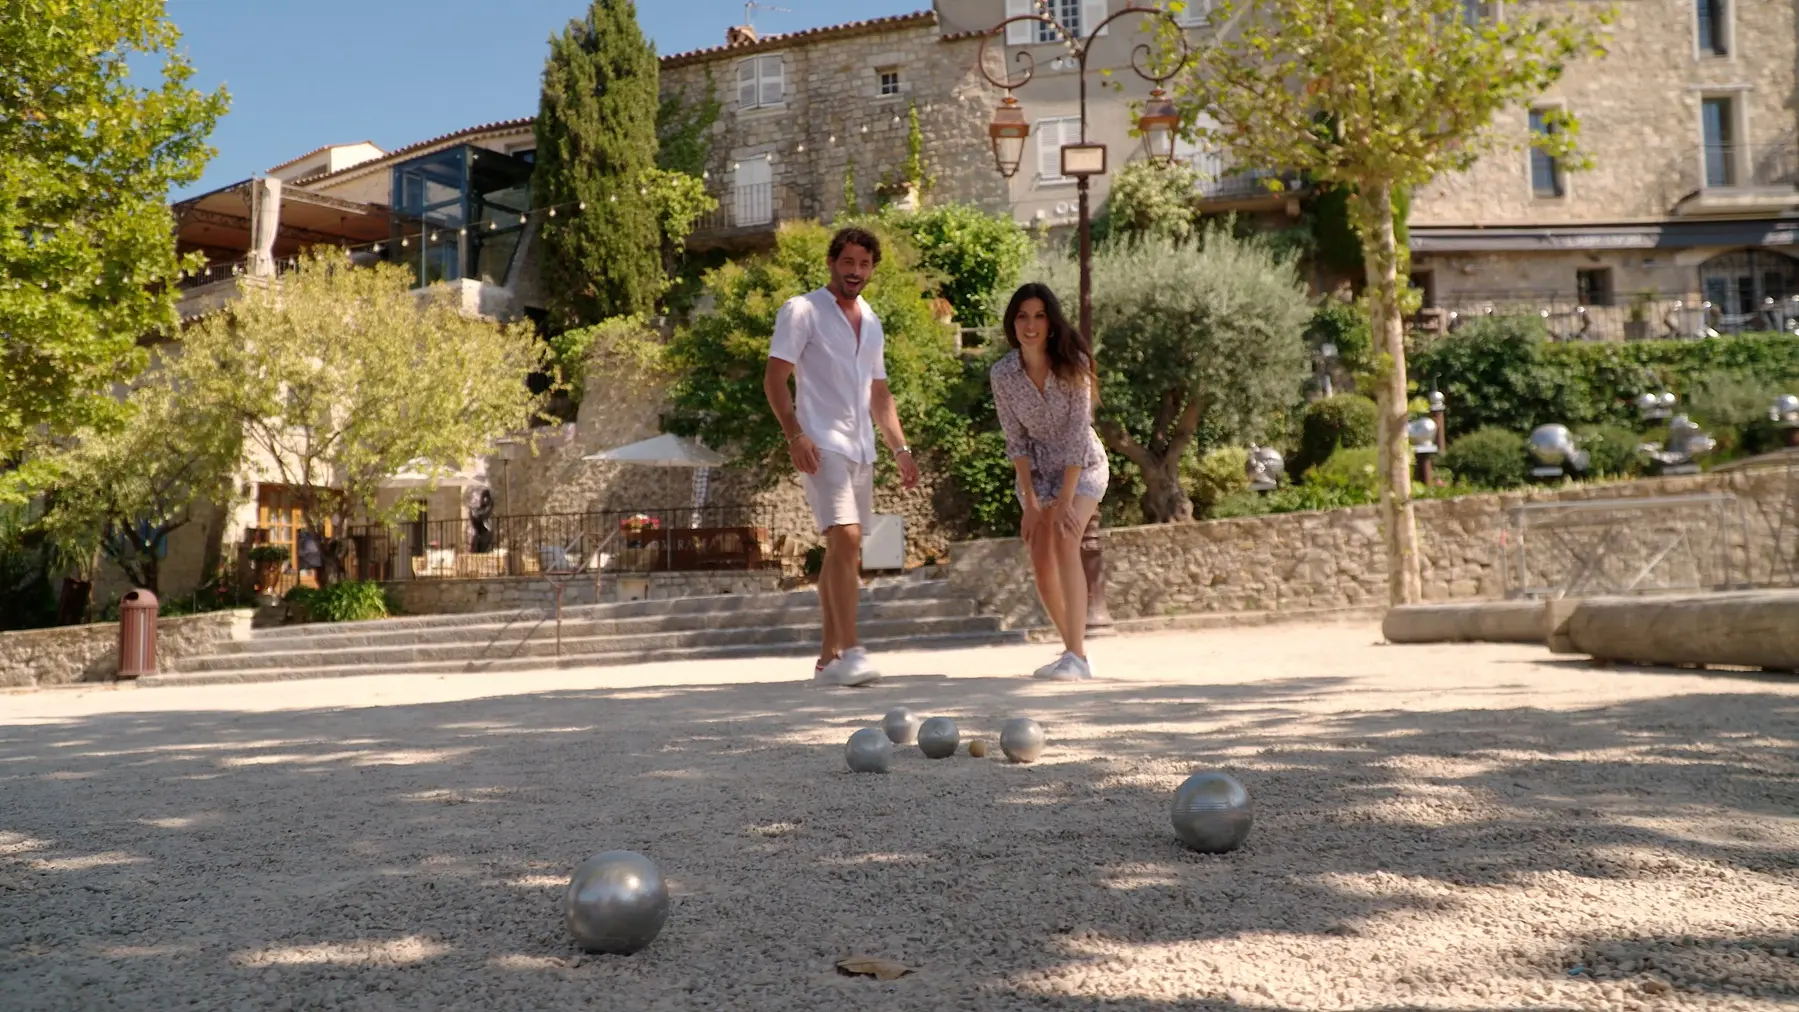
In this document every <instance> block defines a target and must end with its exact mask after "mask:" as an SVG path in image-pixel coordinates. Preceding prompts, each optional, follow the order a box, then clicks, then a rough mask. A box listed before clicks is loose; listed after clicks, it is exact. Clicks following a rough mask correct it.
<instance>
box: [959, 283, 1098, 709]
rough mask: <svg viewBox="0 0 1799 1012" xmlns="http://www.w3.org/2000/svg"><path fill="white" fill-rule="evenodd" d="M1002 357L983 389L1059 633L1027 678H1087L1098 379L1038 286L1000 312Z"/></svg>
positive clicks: (1082, 342) (1081, 340)
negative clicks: (1085, 560) (1085, 557)
mask: <svg viewBox="0 0 1799 1012" xmlns="http://www.w3.org/2000/svg"><path fill="white" fill-rule="evenodd" d="M1005 329H1006V343H1007V344H1009V345H1011V346H1012V351H1011V352H1009V353H1008V354H1007V355H1006V356H1005V357H1004V358H1002V359H1000V360H999V361H998V362H995V363H994V364H993V368H992V370H990V371H989V373H988V381H989V382H990V383H992V385H993V403H994V407H995V408H997V409H998V412H999V421H1000V427H1001V428H1003V429H1004V430H1005V434H1006V456H1007V457H1009V458H1011V460H1012V466H1013V468H1014V469H1015V470H1016V471H1017V474H1018V501H1019V503H1020V504H1021V505H1022V506H1023V507H1024V517H1023V521H1022V523H1021V526H1020V530H1021V533H1022V534H1023V535H1024V541H1025V544H1026V545H1028V546H1029V547H1030V551H1031V568H1032V569H1033V571H1034V572H1035V573H1036V577H1037V593H1038V594H1039V595H1040V596H1041V597H1042V599H1043V607H1044V610H1045V611H1047V612H1049V617H1050V620H1051V621H1053V622H1054V623H1055V624H1056V631H1057V632H1059V633H1061V634H1062V655H1061V656H1060V657H1058V658H1056V659H1055V660H1054V661H1053V662H1051V663H1049V664H1046V665H1044V666H1043V667H1041V668H1038V669H1037V671H1036V674H1035V677H1037V678H1047V679H1053V680H1056V681H1078V680H1081V679H1087V678H1092V677H1093V666H1092V664H1091V663H1089V662H1088V660H1087V644H1086V633H1087V577H1086V573H1085V571H1084V570H1083V569H1082V568H1081V534H1082V532H1083V531H1085V530H1086V528H1087V521H1088V520H1090V519H1091V518H1092V517H1093V512H1094V510H1096V509H1098V508H1099V501H1100V499H1101V498H1103V497H1104V496H1105V494H1106V482H1107V480H1108V477H1109V469H1108V466H1107V463H1106V450H1105V446H1104V444H1102V443H1101V442H1100V440H1099V434H1098V433H1097V432H1095V431H1093V405H1094V402H1095V401H1096V400H1097V396H1096V393H1097V390H1098V385H1099V384H1098V375H1097V373H1096V372H1095V371H1094V366H1093V350H1092V348H1091V347H1090V346H1089V345H1088V343H1087V340H1086V338H1085V337H1083V336H1082V335H1081V333H1080V332H1079V331H1077V330H1075V328H1074V327H1072V326H1070V325H1069V323H1068V318H1067V317H1066V316H1064V315H1063V313H1062V305H1061V303H1060V302H1059V301H1058V300H1057V299H1056V295H1055V293H1054V292H1052V291H1050V290H1049V288H1048V286H1046V285H1041V284H1036V283H1032V284H1028V285H1025V286H1024V287H1022V288H1020V289H1018V291H1017V292H1016V293H1014V294H1013V296H1012V301H1011V303H1010V304H1009V305H1007V307H1006V316H1005Z"/></svg>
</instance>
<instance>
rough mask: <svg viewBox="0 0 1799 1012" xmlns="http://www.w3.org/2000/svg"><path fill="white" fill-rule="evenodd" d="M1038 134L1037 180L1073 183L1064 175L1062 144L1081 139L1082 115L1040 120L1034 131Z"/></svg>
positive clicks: (1040, 181) (1041, 181)
mask: <svg viewBox="0 0 1799 1012" xmlns="http://www.w3.org/2000/svg"><path fill="white" fill-rule="evenodd" d="M1032 132H1033V133H1035V134H1036V135H1037V181H1038V182H1039V183H1052V184H1053V183H1072V182H1074V180H1073V179H1072V178H1070V177H1068V176H1064V175H1062V145H1064V144H1073V143H1075V142H1077V141H1079V140H1080V139H1081V120H1080V117H1078V116H1075V117H1066V118H1063V119H1045V120H1038V121H1037V126H1036V127H1035V128H1034V129H1033V131H1032Z"/></svg>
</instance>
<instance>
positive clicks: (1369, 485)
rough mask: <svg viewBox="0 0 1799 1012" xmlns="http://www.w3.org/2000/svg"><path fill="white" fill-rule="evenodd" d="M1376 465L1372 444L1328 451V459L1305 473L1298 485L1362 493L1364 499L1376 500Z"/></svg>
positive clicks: (1377, 491)
mask: <svg viewBox="0 0 1799 1012" xmlns="http://www.w3.org/2000/svg"><path fill="white" fill-rule="evenodd" d="M1376 465H1377V459H1376V453H1375V448H1374V447H1372V446H1356V447H1348V448H1345V449H1341V450H1338V451H1337V452H1336V453H1333V454H1331V455H1330V459H1329V460H1326V461H1325V462H1324V463H1322V464H1319V465H1318V466H1317V467H1314V468H1312V469H1311V470H1310V471H1308V472H1306V477H1305V481H1304V482H1302V484H1304V485H1310V486H1312V487H1314V488H1318V489H1332V490H1336V491H1340V492H1344V493H1348V494H1351V495H1359V496H1365V497H1366V499H1365V501H1367V502H1377V501H1379V499H1380V480H1379V478H1378V477H1377V467H1376Z"/></svg>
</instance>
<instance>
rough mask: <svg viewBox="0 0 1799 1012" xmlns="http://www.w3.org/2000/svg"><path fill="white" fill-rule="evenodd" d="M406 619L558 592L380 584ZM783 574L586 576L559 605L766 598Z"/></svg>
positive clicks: (474, 583) (507, 581)
mask: <svg viewBox="0 0 1799 1012" xmlns="http://www.w3.org/2000/svg"><path fill="white" fill-rule="evenodd" d="M382 586H383V587H385V588H386V589H387V590H389V591H390V592H392V593H393V595H394V597H395V598H396V599H397V600H398V601H399V603H400V610H401V611H402V612H403V613H405V614H408V615H447V614H463V613H469V612H483V611H510V610H514V609H519V608H554V607H555V606H556V588H555V586H554V585H553V584H551V583H550V582H549V581H547V580H544V579H542V578H541V577H507V578H500V579H492V580H401V581H395V582H393V583H384V584H382ZM780 587H781V574H780V573H779V572H777V571H774V570H758V571H756V572H743V571H735V572H733V571H730V570H720V571H718V572H698V573H646V574H643V575H642V576H631V575H628V574H627V575H624V576H614V575H611V574H607V575H606V576H605V577H603V578H602V579H601V580H600V581H599V582H598V584H597V585H596V583H595V581H594V579H593V578H592V577H591V576H590V577H584V578H577V579H574V580H570V581H569V582H568V583H567V584H566V585H565V586H564V587H563V590H562V603H563V604H564V605H565V606H566V605H576V604H606V603H609V602H612V601H637V600H652V601H660V600H669V599H672V598H679V597H704V596H707V595H711V594H765V593H768V592H770V591H775V590H779V589H780Z"/></svg>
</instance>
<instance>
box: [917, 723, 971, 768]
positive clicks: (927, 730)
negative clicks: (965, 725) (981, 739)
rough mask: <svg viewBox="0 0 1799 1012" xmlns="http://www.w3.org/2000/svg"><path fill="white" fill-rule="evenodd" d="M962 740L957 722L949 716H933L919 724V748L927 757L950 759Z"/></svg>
mask: <svg viewBox="0 0 1799 1012" xmlns="http://www.w3.org/2000/svg"><path fill="white" fill-rule="evenodd" d="M961 742H962V734H961V732H960V731H958V730H956V722H955V721H953V720H951V719H949V718H948V717H932V718H931V719H929V720H927V721H925V722H924V723H922V724H920V725H918V750H919V751H920V752H923V753H924V754H925V756H926V758H930V759H948V758H949V757H950V756H953V755H955V754H956V746H957V745H959V744H961Z"/></svg>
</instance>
